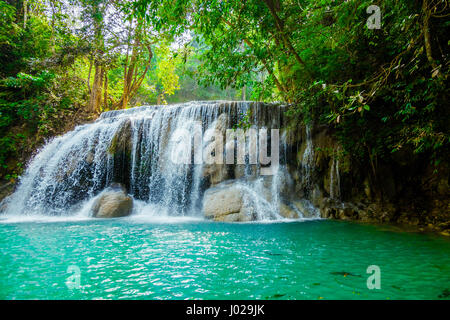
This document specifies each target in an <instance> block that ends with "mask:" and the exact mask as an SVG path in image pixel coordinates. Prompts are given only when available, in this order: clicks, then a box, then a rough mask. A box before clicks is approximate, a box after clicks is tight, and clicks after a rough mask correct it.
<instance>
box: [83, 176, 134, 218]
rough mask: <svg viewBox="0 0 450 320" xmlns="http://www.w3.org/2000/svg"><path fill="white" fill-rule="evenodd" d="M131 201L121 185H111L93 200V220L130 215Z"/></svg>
mask: <svg viewBox="0 0 450 320" xmlns="http://www.w3.org/2000/svg"><path fill="white" fill-rule="evenodd" d="M132 210H133V199H132V198H131V197H130V196H129V195H128V194H127V192H126V190H125V187H124V186H123V185H122V184H112V185H111V186H110V187H108V188H107V189H105V190H104V191H103V192H102V193H101V194H100V195H99V196H98V198H97V199H96V200H95V202H94V204H93V205H92V208H91V212H92V216H93V217H95V218H116V217H124V216H128V215H130V214H131V212H132Z"/></svg>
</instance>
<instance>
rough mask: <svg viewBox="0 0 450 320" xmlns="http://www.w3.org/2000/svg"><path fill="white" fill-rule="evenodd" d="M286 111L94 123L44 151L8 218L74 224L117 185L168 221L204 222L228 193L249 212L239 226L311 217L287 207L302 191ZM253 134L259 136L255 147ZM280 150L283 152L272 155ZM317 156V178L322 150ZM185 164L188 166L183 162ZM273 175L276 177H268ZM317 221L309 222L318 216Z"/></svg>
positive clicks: (171, 109) (185, 113) (216, 104)
mask: <svg viewBox="0 0 450 320" xmlns="http://www.w3.org/2000/svg"><path fill="white" fill-rule="evenodd" d="M284 108H285V107H284V106H283V105H280V104H274V103H272V104H267V103H257V102H226V101H209V102H190V103H184V104H177V105H169V106H144V107H137V108H132V109H126V110H118V111H109V112H105V113H103V114H102V115H101V116H100V117H99V119H98V120H97V121H95V122H94V123H90V124H85V125H81V126H78V127H77V128H75V130H73V131H71V132H68V133H66V134H65V135H63V136H60V137H57V138H54V139H53V140H52V141H50V142H49V143H48V144H47V145H46V146H44V147H43V148H42V150H40V152H39V153H38V154H37V155H36V156H35V157H34V159H33V160H32V161H31V162H30V164H29V165H28V167H27V169H26V171H25V173H24V175H23V176H22V177H21V179H20V184H19V186H18V187H17V189H16V191H15V193H14V194H12V195H11V196H10V197H9V198H7V199H6V200H5V204H6V206H4V207H6V209H4V213H5V214H15V215H18V214H28V215H29V214H39V215H74V214H77V213H79V212H80V211H83V210H82V207H83V206H84V207H86V203H87V202H89V201H90V202H92V199H94V198H95V197H97V196H98V195H99V194H100V193H101V192H102V191H103V190H104V189H105V188H107V187H108V186H109V185H111V184H112V183H120V184H122V185H123V186H124V187H125V188H126V190H127V192H128V193H129V194H130V195H131V196H132V197H133V198H134V199H135V200H136V201H138V202H139V203H140V204H142V203H144V204H149V205H152V206H156V207H157V208H159V209H158V210H159V212H160V213H161V214H168V215H192V216H196V215H200V216H203V215H204V213H202V210H203V208H205V207H207V206H208V205H205V203H203V202H204V199H205V192H207V194H208V199H209V200H208V201H216V200H214V195H218V194H219V195H220V192H225V194H232V193H233V192H234V193H235V194H236V195H237V196H238V198H236V197H235V198H233V197H232V199H234V200H233V201H234V203H240V204H241V207H240V208H237V209H235V210H237V211H236V212H229V213H230V214H234V216H233V217H239V218H233V219H234V220H236V219H237V221H248V220H267V219H269V220H270V219H280V218H283V217H288V218H299V217H303V216H306V214H305V210H303V209H302V208H305V204H304V203H303V204H299V205H295V204H292V203H288V201H287V198H289V196H288V194H289V190H293V189H294V188H293V180H292V178H291V176H290V174H289V173H288V170H287V166H286V161H287V160H286V159H287V157H286V154H287V152H288V151H287V144H286V140H287V139H286V134H285V133H284V131H283V130H280V132H278V129H281V128H283V125H284V122H285V119H284V116H283V110H284ZM241 128H244V129H245V130H242V129H241ZM252 130H253V131H252ZM242 132H244V134H245V138H244V139H245V140H243V141H240V142H241V143H242V144H241V146H245V151H246V152H247V153H245V154H240V153H239V152H240V151H239V150H240V149H238V143H239V139H240V138H239V135H238V134H237V133H242ZM248 132H253V133H255V135H256V136H255V137H253V138H255V139H254V140H252V136H251V135H249V134H248ZM274 132H275V133H276V136H273V135H272V133H274ZM308 132H309V131H308ZM180 133H181V134H180ZM217 133H219V134H223V136H224V137H227V138H228V134H233V133H236V135H234V136H232V135H230V137H231V139H232V140H231V141H229V140H228V139H226V140H225V139H224V141H223V147H220V146H219V145H218V144H219V142H221V141H219V140H218V138H216V137H215V138H214V139H212V138H211V136H210V135H211V134H213V135H214V134H217ZM186 135H187V137H186ZM308 136H309V135H308ZM274 137H276V138H277V140H276V141H275V138H274ZM272 140H273V141H272ZM252 143H253V144H252ZM264 144H265V146H266V148H267V149H268V150H269V149H270V150H269V151H267V152H266V154H265V158H268V159H271V163H267V161H266V163H263V161H261V159H263V156H262V154H261V152H259V153H258V157H256V156H255V157H253V156H252V153H251V148H252V147H253V148H257V149H258V151H261V148H262V147H263V145H264ZM275 145H276V146H277V147H278V149H277V150H276V149H272V148H273V147H274V146H275ZM198 146H200V147H198ZM308 147H309V148H308V150H307V151H306V152H305V157H307V160H308V161H307V163H308V170H309V165H310V164H311V162H312V158H311V153H312V149H311V148H312V146H309V145H308ZM208 148H209V149H208ZM230 148H231V149H230ZM233 148H234V149H233ZM179 150H184V153H186V152H187V155H186V154H183V152H182V153H181V154H180V152H179ZM205 150H207V151H205ZM230 150H231V152H232V155H231V157H230V156H229V154H231V153H230V152H229V151H230ZM234 150H236V152H235V151H234ZM255 150H256V149H255ZM274 150H276V151H277V152H276V153H275V151H274ZM205 152H206V158H208V157H210V158H211V157H212V158H213V159H216V160H217V159H218V158H217V157H218V156H219V153H222V152H223V153H224V154H223V162H221V163H208V162H207V161H205ZM275 155H276V156H277V157H276V159H275ZM180 156H181V157H182V158H183V159H184V160H185V161H184V162H180V161H177V159H178V160H179V157H180ZM177 157H178V158H177ZM257 158H258V159H257ZM225 159H226V160H227V161H228V160H231V161H232V162H231V163H229V162H225ZM186 160H187V161H186ZM255 160H259V161H255ZM266 160H267V159H266ZM274 160H276V161H277V163H276V166H274ZM268 167H270V169H271V170H272V171H270V172H269V174H267V172H266V173H264V170H266V171H267V170H268ZM227 188H228V189H227ZM214 190H216V191H217V190H222V191H220V192H218V191H217V192H216V191H214ZM286 190H287V191H286ZM213 191H214V192H213ZM211 197H213V198H211ZM307 206H308V205H306V207H307ZM141 207H142V205H139V206H135V209H136V208H141ZM209 207H211V206H209ZM219 207H220V203H219ZM136 210H137V209H136ZM230 210H231V209H230ZM84 211H85V210H84ZM310 211H311V210H310ZM312 211H313V214H309V216H311V215H312V216H316V215H317V213H314V210H312ZM236 214H237V215H236ZM218 216H221V214H218ZM218 216H216V218H217V217H218ZM229 217H231V216H228V218H226V219H225V218H224V219H222V218H223V216H222V218H219V219H222V220H224V221H227V220H230V218H229Z"/></svg>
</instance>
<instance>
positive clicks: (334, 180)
mask: <svg viewBox="0 0 450 320" xmlns="http://www.w3.org/2000/svg"><path fill="white" fill-rule="evenodd" d="M340 196H341V178H340V175H339V158H337V156H333V161H332V163H331V167H330V198H331V199H340Z"/></svg>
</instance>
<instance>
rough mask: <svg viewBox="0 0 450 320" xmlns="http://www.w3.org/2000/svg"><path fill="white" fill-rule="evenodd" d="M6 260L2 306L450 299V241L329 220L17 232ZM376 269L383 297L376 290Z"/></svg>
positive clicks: (1, 235)
mask: <svg viewBox="0 0 450 320" xmlns="http://www.w3.org/2000/svg"><path fill="white" fill-rule="evenodd" d="M0 253H1V255H0V298H1V299H448V298H449V297H448V295H446V294H445V292H446V291H445V290H446V289H450V241H449V240H448V239H447V238H445V237H439V236H435V235H424V234H414V233H400V232H392V231H389V230H386V229H382V228H380V227H375V226H366V225H358V224H351V223H344V222H336V221H324V220H318V221H306V222H291V223H248V224H226V223H212V222H206V221H195V220H194V221H192V220H186V221H178V220H175V221H170V220H169V221H161V222H152V221H141V220H136V219H114V220H93V219H87V220H80V221H76V220H75V221H58V220H57V219H55V221H41V222H39V221H34V222H20V223H14V222H8V223H0ZM369 265H377V266H379V267H380V270H381V289H379V290H377V289H373V290H369V289H368V288H367V285H366V281H367V278H368V277H369V276H370V274H367V273H366V269H367V267H368V266H369ZM70 266H76V267H75V268H79V271H80V278H79V279H80V282H79V283H80V286H79V287H76V286H75V287H73V285H72V286H71V285H70V283H74V282H70V281H72V280H73V279H74V278H70V277H71V276H72V277H73V273H72V270H73V269H71V268H74V267H70ZM68 268H69V269H68ZM68 270H69V272H68ZM68 280H70V281H69V282H70V283H69V285H67V284H66V282H67V281H68ZM447 292H448V291H447Z"/></svg>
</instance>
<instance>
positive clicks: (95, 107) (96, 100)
mask: <svg viewBox="0 0 450 320" xmlns="http://www.w3.org/2000/svg"><path fill="white" fill-rule="evenodd" d="M102 83H103V68H102V67H101V66H100V65H97V64H95V75H94V83H93V84H92V90H91V96H90V98H89V111H91V112H93V113H98V112H99V111H100V105H101V103H102Z"/></svg>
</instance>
